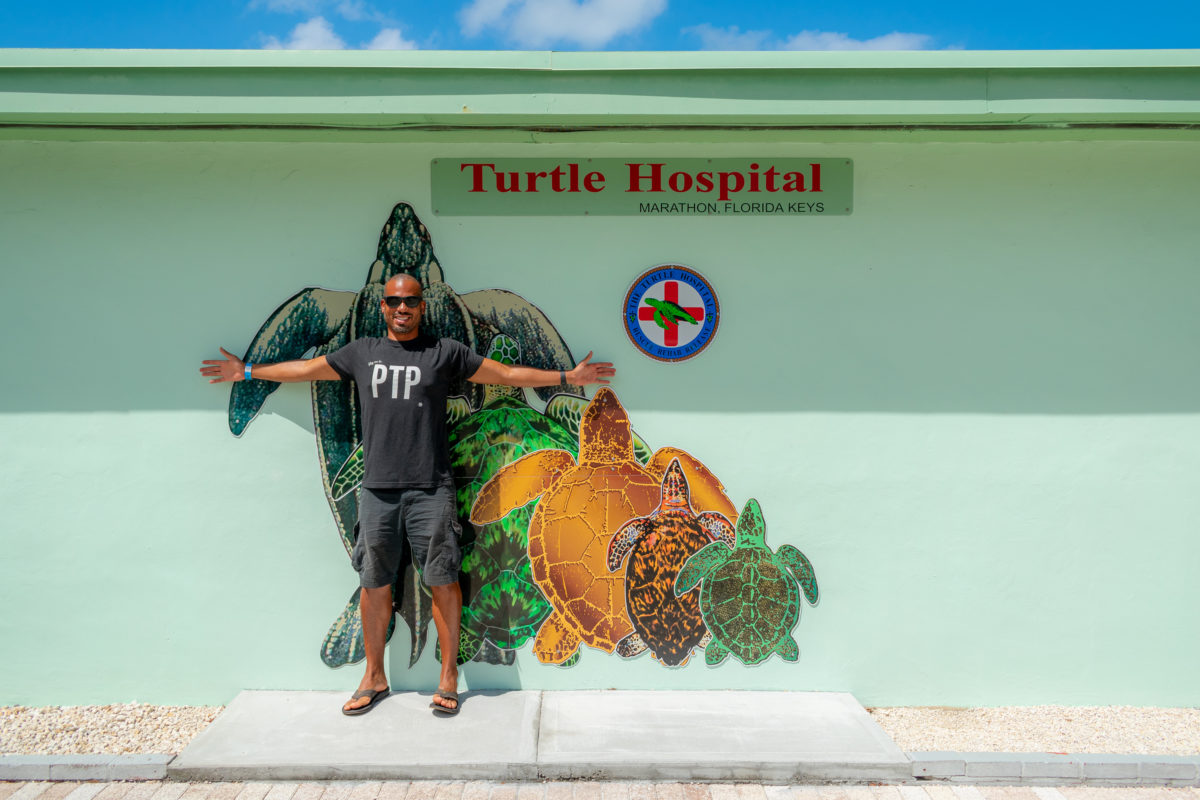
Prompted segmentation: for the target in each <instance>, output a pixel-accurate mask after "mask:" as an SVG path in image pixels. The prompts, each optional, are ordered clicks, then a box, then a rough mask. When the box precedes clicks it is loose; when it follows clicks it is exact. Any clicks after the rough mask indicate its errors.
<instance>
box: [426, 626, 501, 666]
mask: <svg viewBox="0 0 1200 800" xmlns="http://www.w3.org/2000/svg"><path fill="white" fill-rule="evenodd" d="M484 644H485V642H484V638H483V634H482V633H481V632H480V631H479V630H478V627H477V620H476V619H475V618H474V617H472V616H470V615H469V614H463V617H462V622H461V624H460V625H459V629H458V665H459V666H462V665H463V664H465V663H467V662H468V661H475V660H479V661H486V660H487V659H486V658H480V656H481V655H482V652H483V647H484ZM438 660H439V661H440V660H441V648H438ZM492 663H495V662H492Z"/></svg>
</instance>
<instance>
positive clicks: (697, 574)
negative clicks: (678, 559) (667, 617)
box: [675, 541, 729, 597]
mask: <svg viewBox="0 0 1200 800" xmlns="http://www.w3.org/2000/svg"><path fill="white" fill-rule="evenodd" d="M728 554H729V548H728V547H726V546H725V545H724V543H722V542H719V541H718V542H713V543H712V544H708V545H705V546H704V547H701V548H700V549H699V550H697V551H696V553H695V555H693V556H692V557H691V558H689V559H688V560H687V561H685V562H684V563H683V568H682V569H680V570H679V574H678V575H676V576H675V596H676V597H680V596H682V595H685V594H687V593H688V592H690V591H691V590H692V589H694V588H696V584H698V583H699V582H700V581H701V580H703V579H704V576H705V575H707V574H708V573H710V572H712V571H713V569H714V568H715V567H716V566H717V565H718V564H720V563H721V562H723V561H724V560H725V558H726V557H727V556H728Z"/></svg>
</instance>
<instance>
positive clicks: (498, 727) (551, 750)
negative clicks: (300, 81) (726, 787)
mask: <svg viewBox="0 0 1200 800" xmlns="http://www.w3.org/2000/svg"><path fill="white" fill-rule="evenodd" d="M345 699H346V693H344V692H243V693H241V694H239V695H238V697H237V698H235V699H234V701H233V702H232V703H230V705H229V706H228V707H227V708H226V709H225V711H224V712H223V713H222V714H221V715H220V716H219V717H218V718H217V720H216V721H215V722H213V723H212V724H211V725H210V726H209V727H208V729H207V730H205V731H204V732H203V733H201V734H200V735H199V736H197V737H196V739H195V740H193V742H192V743H191V744H190V745H189V746H188V747H187V748H186V749H185V750H184V752H183V753H181V754H180V755H179V756H178V757H175V758H172V757H171V756H167V755H158V756H155V755H140V756H102V755H76V756H0V781H63V782H66V781H120V780H144V781H145V780H151V781H153V780H161V779H162V778H164V777H169V778H172V779H173V780H174V781H177V783H174V784H169V785H174V786H185V785H186V783H185V782H187V781H223V782H232V781H251V782H253V783H250V784H246V786H247V787H250V786H262V785H272V786H276V784H264V783H261V782H263V781H293V782H298V781H332V783H324V784H313V785H314V786H324V787H326V788H324V789H322V790H321V791H320V792H317V790H315V789H311V788H310V789H307V790H305V791H304V792H298V793H297V795H296V796H297V797H298V798H301V800H315V796H314V797H309V795H310V794H313V793H314V792H316V793H317V794H321V795H322V797H323V800H342V797H341V795H340V794H338V792H339V791H341V790H340V789H337V787H343V788H344V787H345V786H347V785H349V784H347V783H346V781H359V782H362V781H368V782H369V781H396V780H400V781H409V780H415V781H418V783H413V784H412V786H413V787H421V786H438V785H443V784H437V783H429V782H430V781H443V782H444V781H450V782H452V783H453V784H454V785H456V786H458V787H459V788H458V789H446V790H441V789H439V790H437V794H438V797H437V798H436V800H460V797H459V796H461V797H463V798H466V797H467V795H468V794H470V792H468V791H467V790H466V789H463V788H462V787H463V786H467V787H471V786H475V787H476V789H478V787H479V786H488V785H494V786H495V787H503V786H511V785H513V784H512V783H511V782H519V783H520V785H521V786H522V787H525V788H523V789H522V790H521V791H522V796H521V797H520V798H516V800H542V798H543V797H544V800H567V798H570V797H575V798H576V800H585V798H584V797H583V796H581V795H579V794H578V791H579V790H578V789H577V790H575V794H574V795H571V793H570V791H568V790H566V789H561V788H560V789H555V790H554V791H553V792H550V793H549V794H544V793H543V794H539V793H538V792H540V791H542V790H535V788H532V787H538V786H541V787H552V786H555V785H556V784H552V783H540V782H544V781H554V780H571V781H574V783H573V784H567V785H568V786H570V785H574V786H576V787H581V786H585V785H593V786H596V785H603V786H605V787H608V786H610V785H611V786H613V787H617V786H622V785H628V786H631V787H641V788H640V789H638V790H637V792H636V793H635V794H637V795H638V796H637V797H635V798H634V800H666V798H664V797H652V796H650V795H647V796H646V797H644V798H643V797H642V796H641V795H642V794H645V792H647V791H649V792H651V795H653V794H654V793H655V792H658V794H659V795H662V792H661V791H659V790H658V789H655V788H654V787H656V786H658V787H661V786H667V785H671V786H676V787H678V786H691V787H697V786H699V785H700V784H699V783H698V782H730V783H732V782H737V783H739V784H745V785H756V786H759V791H762V790H763V788H762V787H763V785H764V784H765V785H767V786H766V789H767V790H768V794H770V796H771V797H772V798H774V797H776V795H777V794H778V793H777V792H775V789H774V787H773V785H778V786H780V787H783V786H788V785H791V786H793V787H794V786H796V785H802V784H817V783H841V784H850V783H857V784H874V783H886V784H895V785H896V786H895V788H896V789H899V790H908V789H914V788H915V787H916V786H918V785H920V786H924V787H926V789H928V790H929V792H930V793H933V794H934V796H938V795H937V794H936V793H934V792H933V790H934V789H935V788H941V789H945V790H947V791H948V790H949V789H950V788H951V786H959V787H967V786H972V785H974V786H985V785H992V786H1010V787H1011V786H1023V787H1026V789H1024V790H1023V791H1024V792H1025V794H1023V795H1022V796H1024V797H1029V794H1028V793H1029V792H1030V791H1033V789H1034V788H1037V789H1038V790H1039V791H1040V790H1041V788H1042V787H1050V786H1058V787H1069V786H1072V785H1081V784H1082V785H1087V786H1088V787H1101V786H1126V787H1127V786H1144V787H1149V786H1154V787H1180V788H1183V787H1190V788H1189V791H1191V792H1192V795H1191V796H1194V797H1196V798H1200V756H1153V755H1146V756H1130V755H1092V754H1086V755H1082V754H1078V755H1070V754H1060V753H904V752H902V751H901V750H900V749H899V748H898V747H897V746H896V745H895V743H894V742H892V740H891V739H890V738H888V736H887V735H886V734H885V733H884V732H883V731H882V729H880V728H879V726H878V725H877V724H876V723H875V721H874V720H873V719H872V718H871V717H870V715H869V714H867V712H866V711H865V709H863V708H862V706H861V705H859V704H858V702H857V701H856V700H855V699H854V698H853V697H852V696H850V695H848V694H836V693H820V692H735V691H724V692H628V691H620V692H618V691H584V692H545V693H543V692H536V691H514V692H466V693H464V694H463V695H462V712H461V713H460V714H459V715H458V716H456V717H440V716H439V717H435V716H433V714H432V713H431V712H430V710H429V699H430V695H429V694H427V693H417V692H401V693H397V694H394V695H393V696H391V697H389V698H387V699H386V700H384V701H382V703H381V704H380V706H379V707H378V708H376V709H375V710H373V711H371V712H370V713H369V714H366V715H363V716H360V717H346V716H344V715H342V714H341V713H340V708H341V705H342V703H343V702H344V701H345ZM464 781H471V782H470V783H464ZM580 781H583V782H582V783H581V782H580ZM587 781H604V782H605V783H603V784H596V783H592V784H589V783H587ZM629 781H637V782H638V783H628V784H625V783H622V782H629ZM663 781H666V782H668V783H651V782H663ZM422 782H423V783H422ZM488 782H491V783H488ZM535 782H539V783H535ZM675 782H680V783H675ZM685 782H686V783H685ZM64 785H65V784H64ZM91 785H97V784H91ZM225 785H227V786H233V785H234V784H232V783H226V784H225ZM237 785H240V784H237ZM296 785H297V784H296V783H286V784H279V786H284V787H285V788H282V789H279V791H278V792H276V791H275V790H274V789H273V790H272V792H273V794H272V797H271V798H270V799H269V800H284V799H283V798H280V797H276V796H275V795H277V794H279V792H285V793H286V787H287V786H290V787H292V789H293V790H295V787H296ZM363 785H364V786H367V788H365V789H363V790H362V791H364V792H368V793H369V792H370V791H373V790H371V789H370V788H369V787H370V786H376V787H378V786H380V785H381V784H378V783H371V784H369V785H368V784H363ZM382 785H383V786H385V787H392V788H390V789H388V790H387V791H383V792H382V793H380V794H379V797H381V798H384V797H385V796H386V797H391V795H392V794H393V793H394V792H396V791H399V789H396V788H395V787H394V786H393V784H391V783H386V784H382ZM404 785H406V786H407V784H404ZM12 786H13V784H11V783H9V784H0V800H6V796H7V795H9V794H12V793H11V792H9V791H8V790H9V789H11V788H12ZM719 786H720V784H719V783H713V784H712V789H711V791H709V790H708V789H705V790H704V792H705V793H706V794H705V795H704V797H703V798H702V797H700V796H699V795H698V794H697V793H699V792H701V790H700V789H698V788H693V789H689V790H688V791H689V792H691V793H692V794H697V796H696V797H692V794H688V795H687V796H686V797H680V798H675V800H747V798H745V797H742V798H734V797H732V796H730V797H726V796H725V795H724V794H722V791H723V790H721V789H719V788H718V787H719ZM331 787H332V788H331ZM646 787H650V788H649V789H647V788H646ZM854 788H855V787H846V791H847V792H849V793H850V794H851V796H861V797H867V795H864V794H861V793H860V794H859V795H854V792H853V791H852V790H853V789H854ZM858 788H860V789H865V787H864V786H861V785H860V786H859V787H858ZM335 790H336V791H335ZM63 791H66V789H60V790H55V791H54V792H51V795H52V796H51V795H47V796H45V797H41V798H40V800H60V798H61V797H64V796H65V795H63V794H62V792H63ZM171 791H173V790H171ZM197 791H199V790H197ZM225 791H226V793H227V792H228V791H231V790H225ZM240 791H242V790H241V789H239V792H240ZM246 791H250V790H249V789H248V788H247V789H246ZM405 791H408V790H407V789H406V790H405ZM413 791H417V789H416V788H414V789H413ZM420 791H421V792H423V791H425V790H424V789H421V790H420ZM446 791H449V792H451V793H454V792H457V795H456V796H455V797H453V798H450V797H443V796H442V795H443V794H445V792H446ZM479 791H482V790H481V789H480V790H479ZM546 791H549V790H548V789H547V790H546ZM612 791H617V789H615V788H614V789H612V790H611V791H610V790H609V789H607V788H606V789H605V797H604V798H601V800H611V798H609V797H608V794H611V792H612ZM629 791H633V790H632V789H631V790H629ZM663 791H666V790H663ZM671 791H672V792H673V791H674V790H673V789H672V790H671ZM37 792H40V789H39V788H38V785H35V784H29V785H28V786H27V787H24V788H22V789H21V790H20V792H19V794H20V796H19V797H17V796H15V795H14V796H13V797H12V798H9V800H33V798H32V797H28V796H27V795H30V794H31V793H37ZM162 792H163V794H161V795H156V796H155V798H154V800H175V798H174V797H167V796H166V795H167V794H169V793H170V791H168V790H167V789H166V788H165V787H164V788H163V789H162ZM330 792H332V794H330ZM489 792H491V793H492V794H491V795H490V797H491V798H492V800H514V798H513V797H509V796H507V795H504V793H503V792H502V791H500V789H499V788H495V789H494V790H489ZM496 792H500V794H499V795H498V794H496ZM564 792H566V794H564ZM85 793H86V792H85ZM357 793H358V792H357V790H356V795H357ZM638 793H640V794H638ZM110 794H111V793H110V792H108V791H107V790H106V792H105V797H103V798H100V800H117V798H115V797H110V796H109V795H110ZM135 794H137V793H135ZM188 794H189V796H188V798H187V800H201V798H200V796H199V795H198V794H196V793H195V792H193V791H192V790H190V789H189V790H188ZM535 794H536V795H537V796H536V797H534V795H535ZM218 795H219V797H218ZM502 795H503V796H502ZM525 795H528V797H526V796H525ZM901 795H902V796H909V795H911V796H913V797H924V796H926V795H924V794H912V793H911V792H907V793H906V791H902V792H901ZM788 796H790V795H786V794H778V797H780V798H784V797H788ZM872 796H874V795H872ZM886 796H888V797H891V798H893V799H894V798H895V797H896V795H895V794H888V795H886ZM941 796H945V797H949V795H944V794H943V795H941ZM955 796H958V795H955ZM1039 796H1040V795H1039ZM213 798H214V800H235V798H234V796H232V795H230V796H228V797H226V795H225V794H221V793H219V792H218V793H217V794H216V795H213ZM412 798H413V800H428V799H427V798H424V796H423V795H420V792H418V794H417V795H413V796H412ZM472 798H473V796H472ZM472 798H467V800H472ZM75 800H90V798H84V797H82V795H80V796H79V797H77V798H75ZM131 800H134V799H133V798H131ZM137 800H142V799H141V798H140V795H139V796H138V798H137ZM236 800H261V798H253V797H250V796H249V795H247V796H246V797H241V796H240V795H238V797H237V799H236ZM356 800H357V798H356ZM367 800H370V799H367ZM586 800H597V799H596V798H592V797H590V796H588V797H587V798H586Z"/></svg>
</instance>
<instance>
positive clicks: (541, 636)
mask: <svg viewBox="0 0 1200 800" xmlns="http://www.w3.org/2000/svg"><path fill="white" fill-rule="evenodd" d="M533 653H534V655H536V656H537V657H538V661H541V662H542V663H543V664H562V663H563V662H564V661H566V660H567V659H569V658H570V657H571V656H573V655H578V653H579V635H578V634H576V633H575V632H574V631H572V630H571V629H570V628H568V627H567V625H566V623H565V622H564V621H563V618H562V614H560V613H558V612H557V611H555V612H554V613H553V614H551V615H550V616H549V617H547V618H546V621H545V622H543V623H542V627H541V628H538V633H537V638H535V639H534V640H533Z"/></svg>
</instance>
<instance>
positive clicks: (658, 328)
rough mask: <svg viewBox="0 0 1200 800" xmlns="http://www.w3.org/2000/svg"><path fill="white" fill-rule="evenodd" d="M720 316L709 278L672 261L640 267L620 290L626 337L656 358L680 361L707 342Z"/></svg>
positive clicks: (701, 348)
mask: <svg viewBox="0 0 1200 800" xmlns="http://www.w3.org/2000/svg"><path fill="white" fill-rule="evenodd" d="M720 316H721V306H720V304H719V303H718V302H717V293H716V292H714V291H713V289H712V286H711V285H710V284H709V282H708V281H706V280H705V279H704V278H703V277H702V276H701V275H700V273H698V272H696V271H695V270H693V269H689V268H688V267H681V266H679V265H677V264H666V265H663V266H661V267H655V268H654V269H651V270H647V271H646V272H643V273H642V274H641V275H639V276H638V278H637V280H635V281H634V282H633V285H632V286H630V287H629V291H628V292H627V293H626V294H625V306H624V317H625V332H626V333H628V334H629V340H630V341H631V342H633V345H634V347H636V348H637V349H639V350H641V351H642V352H643V353H645V354H646V355H648V356H650V357H651V358H654V359H657V360H659V361H686V360H687V359H689V358H691V357H692V356H694V355H696V354H698V353H699V352H700V351H701V350H703V349H704V348H705V347H708V345H709V343H710V342H711V341H712V340H713V336H714V335H715V334H716V332H717V322H718V321H719V320H720Z"/></svg>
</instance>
